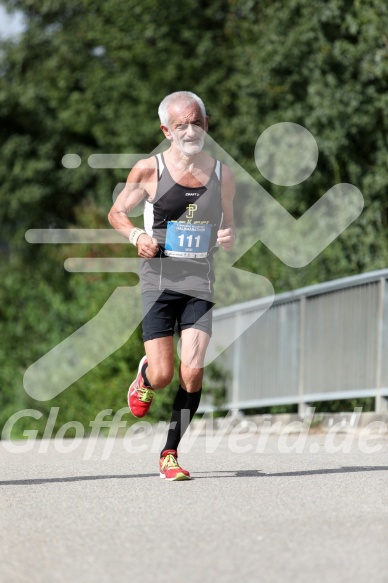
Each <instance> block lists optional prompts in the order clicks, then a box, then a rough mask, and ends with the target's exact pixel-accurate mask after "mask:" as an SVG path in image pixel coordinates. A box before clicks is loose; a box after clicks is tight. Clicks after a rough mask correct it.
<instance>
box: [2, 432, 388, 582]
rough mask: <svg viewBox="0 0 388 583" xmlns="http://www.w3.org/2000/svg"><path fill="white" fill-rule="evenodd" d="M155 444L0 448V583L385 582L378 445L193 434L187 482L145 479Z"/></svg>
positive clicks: (383, 467)
mask: <svg viewBox="0 0 388 583" xmlns="http://www.w3.org/2000/svg"><path fill="white" fill-rule="evenodd" d="M162 439H163V437H161V436H159V437H158V435H150V436H148V437H146V438H143V439H140V438H139V439H137V441H136V442H133V441H132V442H131V444H132V445H131V446H130V447H128V441H126V442H124V441H123V440H122V439H116V440H106V439H104V438H98V439H97V440H96V441H94V440H90V439H89V440H88V439H83V440H80V441H78V442H76V441H72V440H65V441H63V442H60V444H59V446H58V444H57V443H56V442H54V441H42V442H35V444H34V447H33V449H31V450H30V451H26V452H24V453H20V452H18V453H17V452H16V451H15V452H10V451H6V450H5V449H4V442H3V445H1V444H0V461H1V477H0V512H1V527H0V539H1V540H0V559H1V563H0V580H1V582H2V583H3V582H4V583H21V582H28V583H35V582H36V583H46V582H47V583H56V582H58V583H59V582H60V583H62V582H66V583H68V582H74V583H84V582H85V583H86V582H87V583H89V582H94V583H99V582H104V583H105V582H110V583H121V582H141V583H148V582H153V581H158V582H164V581H166V582H167V581H168V582H171V583H174V582H178V581H179V582H182V581H185V582H187V583H196V582H203V581H215V582H216V583H218V582H220V583H221V582H222V583H229V582H230V583H232V582H233V583H235V582H236V581H237V582H239V581H241V582H242V581H244V582H255V583H256V582H261V581H265V582H279V583H288V582H290V583H291V582H292V583H298V582H301V583H304V582H311V581H314V583H320V582H326V581H327V582H330V583H337V582H338V583H346V582H352V583H358V582H360V583H361V582H362V583H364V582H370V581H373V583H380V582H381V583H383V582H384V583H386V582H387V581H388V539H387V526H388V522H387V518H388V494H387V492H388V480H387V476H388V458H387V452H388V438H387V436H383V437H378V438H376V439H374V440H373V441H370V442H368V443H369V445H370V446H371V447H372V449H374V450H376V451H373V452H370V451H369V452H367V451H362V449H364V450H365V447H360V444H359V442H358V440H357V438H353V442H352V444H351V447H348V446H346V447H345V450H350V451H343V448H342V449H341V447H342V446H341V444H344V441H343V440H344V439H345V436H344V435H338V436H337V438H336V441H335V443H334V442H333V443H331V444H330V447H329V448H328V446H327V443H326V442H325V439H327V436H325V435H323V434H316V435H310V436H309V437H308V438H307V439H306V441H305V443H304V445H303V448H302V449H303V451H300V452H299V453H297V452H296V451H295V450H294V451H288V452H287V451H285V445H284V442H283V443H282V444H280V442H279V436H277V435H273V436H269V437H268V436H267V441H266V442H265V443H264V442H261V443H259V442H258V439H259V437H258V435H252V436H246V435H245V436H242V440H241V442H237V441H233V442H231V441H230V438H229V437H228V436H224V437H223V438H222V439H221V440H220V441H219V443H218V444H217V443H216V441H214V440H213V441H212V440H211V439H208V438H206V437H205V436H199V437H197V438H196V439H195V440H194V441H193V442H192V443H190V442H189V441H186V444H187V445H186V449H189V451H187V452H186V453H182V454H181V458H180V459H181V463H182V465H183V466H184V467H187V468H188V469H189V470H190V471H191V473H192V476H193V478H194V479H193V480H191V481H190V482H166V481H164V480H161V479H159V477H158V473H157V460H158V453H157V452H158V450H159V445H160V443H161V440H162ZM185 439H186V438H185ZM187 439H190V436H188V438H187ZM295 439H296V437H295ZM287 443H288V445H287V444H286V448H287V447H288V446H289V445H290V444H292V443H293V442H292V438H290V440H289V441H288V442H287ZM125 444H127V445H126V449H125V447H124V445H125ZM21 445H24V446H26V444H21V442H18V443H16V442H15V443H12V442H7V447H8V448H9V447H12V446H13V447H14V448H17V447H20V446H21ZM244 446H245V447H246V448H247V447H249V446H251V447H250V450H249V451H246V452H241V451H240V452H239V451H237V448H242V449H243V448H244ZM61 447H62V448H65V449H68V450H71V449H72V448H73V451H68V452H67V453H65V452H64V451H57V449H59V450H60V449H61ZM135 447H136V448H138V449H139V450H142V451H138V452H135V451H134V448H135ZM335 447H337V448H338V451H334V449H335ZM39 448H40V449H41V451H40V452H39ZM131 448H132V449H131ZM279 449H280V450H281V451H279ZM290 449H291V447H290ZM328 449H329V451H328ZM109 450H111V451H109ZM127 450H129V451H127ZM233 450H234V451H233ZM103 458H106V459H103Z"/></svg>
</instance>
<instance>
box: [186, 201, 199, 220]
mask: <svg viewBox="0 0 388 583" xmlns="http://www.w3.org/2000/svg"><path fill="white" fill-rule="evenodd" d="M197 208H198V207H197V205H196V204H189V206H187V207H186V210H187V211H188V213H187V215H186V218H187V219H192V218H193V216H194V213H195V211H196V210H197Z"/></svg>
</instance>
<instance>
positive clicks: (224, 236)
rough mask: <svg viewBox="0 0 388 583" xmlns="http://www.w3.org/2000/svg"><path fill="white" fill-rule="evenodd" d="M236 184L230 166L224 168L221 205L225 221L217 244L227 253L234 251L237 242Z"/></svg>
mask: <svg viewBox="0 0 388 583" xmlns="http://www.w3.org/2000/svg"><path fill="white" fill-rule="evenodd" d="M234 193H235V183H234V176H233V174H232V171H231V170H230V168H228V166H225V165H223V166H222V182H221V205H222V212H223V215H224V219H223V222H222V228H221V229H220V230H219V231H218V232H217V242H218V243H219V244H220V245H221V246H222V247H223V248H224V249H226V250H227V251H229V250H230V249H232V247H233V245H234V242H235V240H236V228H235V226H234V214H233V198H234Z"/></svg>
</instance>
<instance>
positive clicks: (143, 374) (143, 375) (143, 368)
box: [141, 362, 151, 388]
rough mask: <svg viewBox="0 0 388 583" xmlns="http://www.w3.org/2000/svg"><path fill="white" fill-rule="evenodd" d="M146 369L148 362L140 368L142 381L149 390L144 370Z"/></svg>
mask: <svg viewBox="0 0 388 583" xmlns="http://www.w3.org/2000/svg"><path fill="white" fill-rule="evenodd" d="M147 368H148V362H145V363H144V364H143V366H142V367H141V376H142V377H143V381H144V384H145V386H146V387H149V388H151V385H150V382H149V380H148V379H147V374H146V369H147Z"/></svg>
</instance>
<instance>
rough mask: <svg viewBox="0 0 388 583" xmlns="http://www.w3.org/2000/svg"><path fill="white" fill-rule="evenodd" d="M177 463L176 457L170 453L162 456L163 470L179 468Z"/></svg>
mask: <svg viewBox="0 0 388 583" xmlns="http://www.w3.org/2000/svg"><path fill="white" fill-rule="evenodd" d="M179 467H180V466H179V464H178V462H177V460H176V458H175V457H174V456H173V455H172V453H168V454H167V455H166V457H165V458H164V462H163V464H162V468H163V470H165V469H166V468H167V469H171V468H179Z"/></svg>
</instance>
